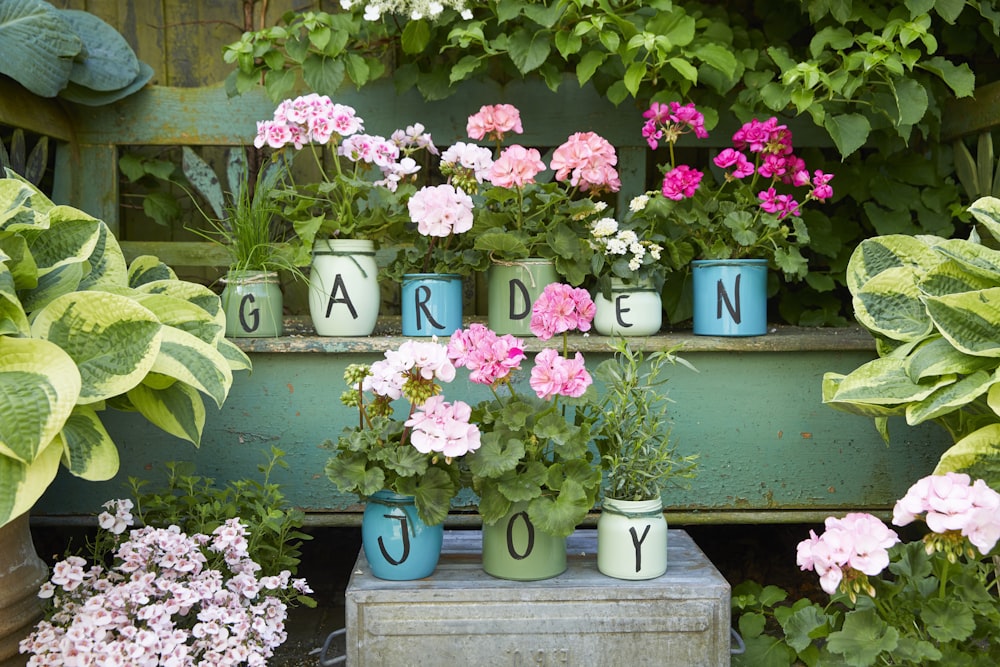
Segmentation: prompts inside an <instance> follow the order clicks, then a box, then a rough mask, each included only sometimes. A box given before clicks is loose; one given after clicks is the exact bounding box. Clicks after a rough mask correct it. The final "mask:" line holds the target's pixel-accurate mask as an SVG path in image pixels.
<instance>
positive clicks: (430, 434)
mask: <svg viewBox="0 0 1000 667" xmlns="http://www.w3.org/2000/svg"><path fill="white" fill-rule="evenodd" d="M471 416H472V408H471V407H469V405H468V403H465V402H463V401H455V402H454V403H448V402H447V401H445V400H444V397H443V396H440V395H438V396H431V397H430V398H428V399H427V400H426V401H424V403H423V404H422V405H421V406H419V407H418V408H417V409H416V410H415V411H414V412H413V414H412V415H411V416H410V418H409V419H407V420H406V422H405V423H404V426H407V427H409V428H411V429H413V431H412V432H411V433H410V444H411V445H413V446H414V447H415V448H416V450H417V451H418V452H420V453H421V454H429V453H431V452H438V453H440V454H444V455H445V456H446V457H447V458H449V459H451V458H456V457H459V456H463V455H464V454H468V453H469V452H473V451H475V450H477V449H479V444H480V433H479V427H478V426H476V425H475V424H470V423H469V418H470V417H471Z"/></svg>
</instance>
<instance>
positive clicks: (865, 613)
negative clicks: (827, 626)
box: [827, 609, 899, 667]
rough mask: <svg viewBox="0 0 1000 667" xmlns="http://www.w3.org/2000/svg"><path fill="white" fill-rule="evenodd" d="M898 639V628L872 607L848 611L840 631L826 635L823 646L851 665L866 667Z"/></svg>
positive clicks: (886, 651) (888, 650)
mask: <svg viewBox="0 0 1000 667" xmlns="http://www.w3.org/2000/svg"><path fill="white" fill-rule="evenodd" d="M898 642H899V631H898V630H896V628H893V627H889V626H888V625H887V624H886V623H885V621H883V620H882V619H881V618H880V617H879V616H878V614H877V613H876V612H875V610H874V609H862V610H856V611H852V612H849V613H848V614H847V615H846V616H845V617H844V627H843V629H842V630H839V631H837V632H833V633H831V634H830V637H829V639H828V643H827V646H828V647H829V649H830V650H831V651H832V652H834V653H837V654H840V655H842V656H844V660H845V661H846V662H847V664H848V665H852V667H867V666H868V665H873V664H875V660H876V659H877V658H878V656H879V655H881V654H883V653H889V654H891V653H892V651H893V650H894V649H895V648H896V645H897V643H898Z"/></svg>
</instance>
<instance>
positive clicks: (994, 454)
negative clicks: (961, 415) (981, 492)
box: [934, 424, 1000, 488]
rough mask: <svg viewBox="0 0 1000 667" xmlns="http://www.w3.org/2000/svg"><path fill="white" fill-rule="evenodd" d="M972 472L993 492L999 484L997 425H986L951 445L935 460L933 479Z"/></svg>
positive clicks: (998, 432)
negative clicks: (955, 473) (948, 474)
mask: <svg viewBox="0 0 1000 667" xmlns="http://www.w3.org/2000/svg"><path fill="white" fill-rule="evenodd" d="M969 470H974V471H975V474H976V476H977V477H981V478H983V479H984V481H985V482H986V483H987V484H989V485H990V486H992V487H993V488H997V486H998V484H1000V424H989V425H988V426H984V427H982V428H980V429H978V430H976V431H973V432H972V433H970V434H969V435H967V436H965V437H964V438H962V439H961V440H959V441H958V442H956V443H955V444H954V445H952V446H951V447H950V448H949V449H948V450H947V451H946V452H945V453H944V454H942V455H941V458H940V459H939V460H938V464H937V467H936V468H934V474H935V475H943V474H945V473H946V472H965V471H969Z"/></svg>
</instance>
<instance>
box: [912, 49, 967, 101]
mask: <svg viewBox="0 0 1000 667" xmlns="http://www.w3.org/2000/svg"><path fill="white" fill-rule="evenodd" d="M917 66H918V67H920V68H921V69H925V70H927V71H928V72H931V73H932V74H936V75H937V76H938V77H940V78H941V80H942V81H944V82H945V84H947V86H948V87H949V88H951V90H952V92H953V93H955V97H971V96H972V94H973V93H974V92H975V90H976V75H975V74H974V73H973V71H972V70H971V69H970V68H969V66H968V65H967V64H965V63H962V64H961V65H955V64H953V63H952V62H950V61H949V60H947V59H945V58H943V57H941V56H934V57H933V58H927V59H925V60H921V61H920V63H919V64H918V65H917Z"/></svg>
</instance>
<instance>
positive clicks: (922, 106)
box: [892, 79, 927, 125]
mask: <svg viewBox="0 0 1000 667" xmlns="http://www.w3.org/2000/svg"><path fill="white" fill-rule="evenodd" d="M892 92H893V95H894V97H895V98H896V108H897V109H898V110H899V120H898V124H899V125H914V124H915V123H917V122H919V121H920V119H921V118H923V117H924V113H925V112H926V111H927V91H926V90H924V87H923V86H922V85H920V82H919V81H917V80H915V79H898V80H897V81H895V82H894V85H893V86H892Z"/></svg>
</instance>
